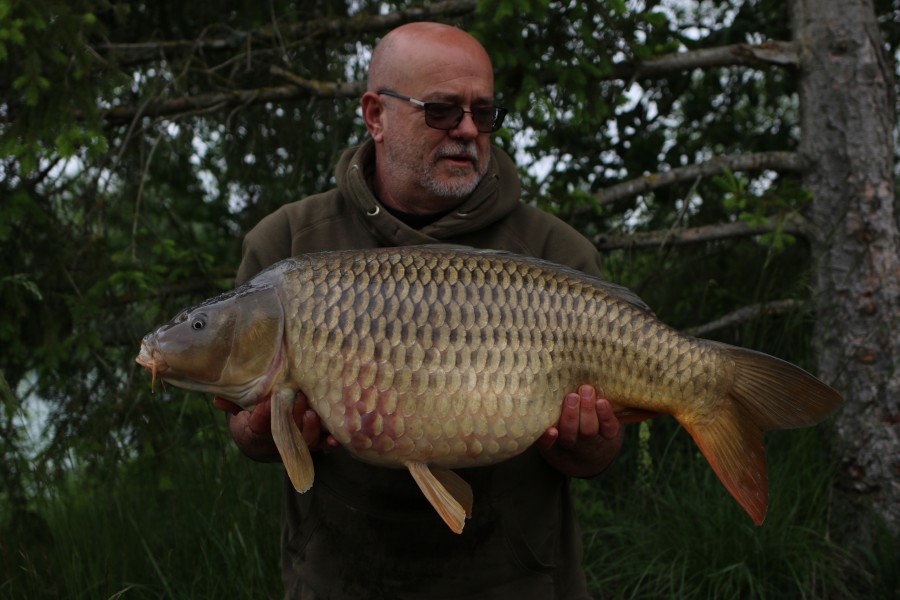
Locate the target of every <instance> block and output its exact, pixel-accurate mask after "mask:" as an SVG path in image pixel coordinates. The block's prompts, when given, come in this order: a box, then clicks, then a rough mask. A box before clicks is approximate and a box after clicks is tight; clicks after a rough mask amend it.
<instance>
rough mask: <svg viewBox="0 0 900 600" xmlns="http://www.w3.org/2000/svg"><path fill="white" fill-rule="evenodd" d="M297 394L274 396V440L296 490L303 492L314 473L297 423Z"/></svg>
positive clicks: (309, 483) (288, 393) (286, 390)
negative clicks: (295, 412) (294, 413)
mask: <svg viewBox="0 0 900 600" xmlns="http://www.w3.org/2000/svg"><path fill="white" fill-rule="evenodd" d="M293 410H294V391H293V390H288V389H285V390H278V391H277V392H275V393H273V394H272V437H273V438H274V439H275V447H276V448H278V453H279V454H280V455H281V462H283V463H284V468H285V470H286V471H287V474H288V478H290V480H291V483H292V484H294V489H296V490H297V491H298V492H300V493H303V492H305V491H307V490H308V489H309V488H311V487H312V484H313V478H314V476H315V470H314V468H313V461H312V455H311V454H310V453H309V448H308V447H307V446H306V440H304V439H303V435H302V434H301V433H300V429H299V428H298V427H297V424H296V423H295V422H294V416H293Z"/></svg>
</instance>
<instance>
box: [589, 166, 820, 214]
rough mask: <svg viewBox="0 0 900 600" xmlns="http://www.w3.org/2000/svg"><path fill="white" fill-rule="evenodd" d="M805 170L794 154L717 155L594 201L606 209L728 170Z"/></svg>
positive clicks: (606, 192) (641, 179)
mask: <svg viewBox="0 0 900 600" xmlns="http://www.w3.org/2000/svg"><path fill="white" fill-rule="evenodd" d="M806 167H807V163H806V161H805V160H804V159H803V158H802V157H801V156H800V155H799V154H797V153H795V152H757V153H754V154H733V155H729V156H718V157H716V158H713V159H710V160H708V161H706V162H702V163H697V164H694V165H688V166H686V167H678V168H675V169H672V170H671V171H663V172H660V173H653V174H650V175H644V176H642V177H638V178H637V179H631V180H629V181H623V182H622V183H617V184H616V185H613V186H610V187H608V188H604V189H602V190H600V191H599V192H597V193H596V194H595V198H596V199H597V202H598V204H599V205H600V206H606V205H608V204H613V203H615V202H619V201H621V200H626V199H628V198H631V197H633V196H639V195H641V194H645V193H647V192H650V191H653V190H655V189H657V188H661V187H664V186H667V185H673V184H676V183H681V182H684V181H692V180H694V179H697V178H698V177H711V176H713V175H718V174H720V173H722V172H723V171H724V170H725V169H728V170H729V171H763V170H767V169H768V170H773V171H803V170H805V169H806ZM591 210H592V209H591V208H583V209H580V210H578V211H577V212H576V214H579V215H580V214H585V213H588V212H590V211H591Z"/></svg>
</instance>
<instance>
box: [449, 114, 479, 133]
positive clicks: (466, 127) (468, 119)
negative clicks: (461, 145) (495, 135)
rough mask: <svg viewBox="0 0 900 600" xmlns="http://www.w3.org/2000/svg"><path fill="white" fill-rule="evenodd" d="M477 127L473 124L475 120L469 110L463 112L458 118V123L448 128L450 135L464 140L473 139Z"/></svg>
mask: <svg viewBox="0 0 900 600" xmlns="http://www.w3.org/2000/svg"><path fill="white" fill-rule="evenodd" d="M479 133H480V132H479V131H478V128H477V127H476V126H475V121H474V120H473V119H472V113H471V112H470V111H465V112H463V116H462V120H460V122H459V125H457V126H456V127H454V128H453V129H451V130H450V137H453V138H458V139H464V140H474V139H475V138H477V137H478V134H479Z"/></svg>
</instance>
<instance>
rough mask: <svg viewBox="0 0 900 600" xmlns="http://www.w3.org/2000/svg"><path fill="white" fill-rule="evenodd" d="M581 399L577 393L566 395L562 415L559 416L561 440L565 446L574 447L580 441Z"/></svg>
mask: <svg viewBox="0 0 900 600" xmlns="http://www.w3.org/2000/svg"><path fill="white" fill-rule="evenodd" d="M580 409H581V398H580V397H579V396H578V394H576V393H575V392H570V393H568V394H566V398H565V400H564V401H563V408H562V413H560V415H559V424H558V425H557V429H559V440H558V441H557V443H559V444H562V445H563V446H572V445H573V444H575V441H576V440H577V439H578V421H579V420H580V418H581V417H580V414H579V413H580Z"/></svg>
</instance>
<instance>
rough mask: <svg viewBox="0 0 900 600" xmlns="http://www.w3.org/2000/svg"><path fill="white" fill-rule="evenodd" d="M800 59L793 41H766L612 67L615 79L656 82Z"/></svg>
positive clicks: (762, 66) (679, 53)
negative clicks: (705, 71)
mask: <svg viewBox="0 0 900 600" xmlns="http://www.w3.org/2000/svg"><path fill="white" fill-rule="evenodd" d="M799 62H800V58H799V55H798V51H797V47H796V44H795V43H794V42H780V41H775V40H772V41H768V42H764V43H762V44H732V45H730V46H719V47H716V48H701V49H699V50H689V51H687V52H676V53H674V54H666V55H663V56H658V57H655V58H651V59H648V60H644V61H640V62H637V63H630V62H628V63H619V64H617V65H615V66H614V67H613V72H612V76H613V77H614V78H616V79H623V80H626V81H634V80H638V79H660V78H663V77H668V76H669V75H672V74H675V73H682V72H684V71H692V70H694V69H712V68H715V67H730V66H735V65H739V66H747V67H755V68H760V69H762V68H767V67H771V66H773V65H778V66H796V65H797V64H799Z"/></svg>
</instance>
